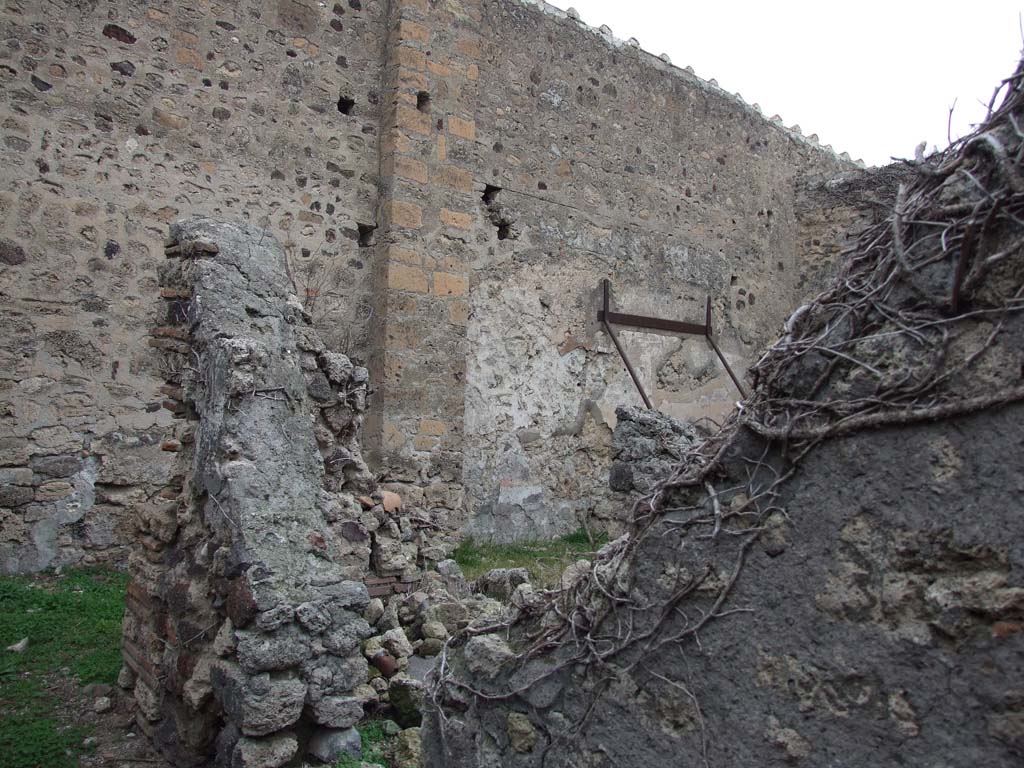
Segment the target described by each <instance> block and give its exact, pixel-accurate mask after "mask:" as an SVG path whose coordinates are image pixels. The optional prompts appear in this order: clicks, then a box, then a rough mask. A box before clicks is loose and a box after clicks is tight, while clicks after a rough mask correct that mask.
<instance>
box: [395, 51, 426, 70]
mask: <svg viewBox="0 0 1024 768" xmlns="http://www.w3.org/2000/svg"><path fill="white" fill-rule="evenodd" d="M397 58H398V66H399V67H408V68H409V69H415V70H418V71H420V72H422V71H423V70H424V69H426V68H427V55H426V54H425V53H423V51H414V50H413V49H412V48H407V47H406V46H404V45H399V46H398V49H397Z"/></svg>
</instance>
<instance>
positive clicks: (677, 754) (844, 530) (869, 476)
mask: <svg viewBox="0 0 1024 768" xmlns="http://www.w3.org/2000/svg"><path fill="white" fill-rule="evenodd" d="M1022 426H1024V408H1021V407H1020V406H1019V405H1017V406H1014V407H1012V408H1007V409H1005V410H1003V411H1000V412H996V413H989V414H984V415H981V416H976V417H972V418H967V419H962V420H958V421H956V422H954V423H946V424H943V425H942V427H936V426H916V427H913V428H910V429H902V430H901V429H890V430H886V431H884V432H880V433H874V434H867V435H859V436H856V437H851V438H848V439H843V440H840V441H835V442H832V443H830V444H829V445H828V446H826V447H825V448H824V449H822V450H821V451H819V452H818V453H817V454H816V455H815V458H814V461H813V464H812V465H809V466H808V467H806V469H804V470H802V471H801V474H800V476H799V479H798V480H797V481H796V482H795V483H794V484H793V489H792V493H791V494H789V495H787V498H786V499H785V500H784V501H783V503H784V504H785V506H786V510H787V522H786V523H785V524H783V525H782V526H777V527H773V531H772V534H771V536H770V537H766V538H764V539H762V541H761V543H759V544H758V545H756V546H754V547H753V548H752V549H751V550H750V552H749V556H748V557H747V561H746V565H745V567H744V570H743V573H742V576H741V578H740V580H739V581H738V583H737V585H736V587H735V592H734V594H733V597H732V598H731V599H730V604H731V605H732V606H735V607H738V608H742V609H743V610H744V611H745V612H744V613H740V614H735V615H733V616H728V617H725V618H722V619H719V620H718V621H715V622H711V623H709V625H708V626H707V627H706V628H704V629H703V630H701V631H700V633H699V640H700V646H699V647H697V646H696V645H695V644H694V643H693V642H692V640H690V641H689V642H688V643H687V645H686V646H685V652H681V651H680V645H679V644H676V643H671V644H669V645H665V646H664V647H661V648H658V649H657V650H653V651H652V650H651V649H650V647H648V652H647V654H646V655H644V654H641V656H640V658H639V659H637V658H636V657H634V656H632V655H629V654H627V655H624V656H616V657H614V661H615V663H616V666H617V667H620V668H623V667H625V668H629V671H628V672H625V673H622V674H618V675H616V673H615V672H614V671H613V669H614V668H612V667H609V668H608V669H606V670H602V674H596V670H594V674H592V675H590V676H587V675H583V674H581V675H573V676H569V675H564V676H563V674H561V673H560V674H558V675H555V676H553V677H552V678H551V679H550V680H548V681H546V682H545V683H542V684H538V685H536V686H534V687H533V688H532V689H531V690H530V691H529V692H528V693H527V694H526V695H525V698H523V699H521V700H519V701H515V703H513V700H511V699H510V700H505V701H504V702H503V703H498V704H497V705H495V706H494V707H493V708H491V707H486V708H485V707H481V708H480V709H479V710H477V709H475V708H474V709H473V710H470V711H469V712H466V713H463V712H462V711H460V709H461V708H460V707H458V705H456V707H455V710H454V711H453V712H450V714H455V717H454V718H453V719H452V720H451V721H449V722H450V725H449V730H448V734H449V741H448V744H449V745H453V746H451V747H450V751H448V752H445V751H444V750H443V749H442V748H441V747H440V745H439V744H438V742H437V739H436V735H435V736H432V737H431V742H430V743H431V746H430V747H429V748H428V754H429V755H430V756H429V757H428V760H427V763H426V764H427V765H429V766H441V765H445V766H476V765H503V766H528V765H541V764H545V763H542V762H541V754H542V753H543V751H544V749H545V748H546V747H549V745H550V752H549V753H548V754H547V763H546V764H549V765H550V764H552V761H554V763H555V764H565V765H573V764H575V765H588V766H641V765H658V764H662V763H663V762H664V761H665V760H666V759H667V758H666V756H669V755H671V756H672V759H673V760H675V761H677V764H680V765H703V764H704V763H703V762H702V758H701V754H702V752H703V751H704V750H705V749H706V753H707V760H708V763H709V764H710V765H712V766H747V765H801V766H833V765H850V766H854V765H857V766H859V765H879V764H880V765H899V764H905V765H930V766H940V767H941V768H957V767H959V766H967V765H982V764H984V765H991V766H1000V767H1004V766H1005V768H1010V766H1015V765H1019V763H1020V759H1021V755H1024V729H1022V725H1024V709H1022V707H1024V699H1022V697H1021V690H1020V685H1019V683H1020V675H1019V672H1018V670H1019V668H1020V664H1021V662H1022V659H1024V634H1022V632H1021V622H1020V619H1021V611H1022V609H1024V583H1022V581H1021V573H1022V571H1024V548H1022V547H1021V543H1020V541H1019V539H1018V538H1017V537H1010V538H1009V539H1008V538H1007V537H1006V536H1005V535H1003V533H1001V532H1005V531H1011V530H1015V529H1017V528H1019V526H1020V509H1019V507H1018V506H1017V505H1015V504H1014V503H1008V500H1007V495H1006V494H1007V490H1008V489H1017V488H1020V487H1021V484H1022V483H1024V475H1022V474H1021V470H1020V467H1019V466H1018V465H1016V464H1014V463H1013V462H1006V461H1004V460H1002V457H1003V456H1005V455H1011V454H1012V455H1016V454H1017V453H1019V452H1020V451H1021V450H1022V449H1024V443H1022V437H1021V435H1022V432H1021V429H1022ZM762 449H763V448H762V446H759V445H751V446H749V448H748V449H747V450H746V452H745V455H747V456H748V457H752V456H756V455H757V454H759V453H760V452H761V450H762ZM739 476H741V475H738V476H733V477H732V478H731V479H735V480H738V479H739ZM838 478H841V481H839V482H837V479H838ZM693 546H694V544H693V543H690V544H686V543H683V544H680V542H679V541H678V540H677V539H675V537H673V536H671V535H669V534H668V533H667V531H666V534H665V537H664V539H663V540H660V542H659V541H654V540H652V541H650V542H649V546H647V547H645V550H644V552H643V553H642V554H640V555H639V557H638V563H641V562H649V563H653V564H654V565H652V566H651V567H649V568H645V567H643V566H640V568H639V569H638V573H636V574H631V580H630V584H631V588H632V590H634V592H633V594H643V595H644V596H645V597H647V598H650V597H651V596H652V595H655V594H658V589H659V587H658V586H657V585H658V584H661V585H662V586H665V587H667V586H669V585H671V584H672V583H673V582H674V579H675V578H676V576H677V575H678V573H680V572H682V571H680V570H679V569H685V568H690V569H693V570H692V571H691V572H692V573H696V570H695V569H696V568H697V567H698V564H697V562H696V561H695V560H692V559H690V557H687V555H686V554H685V553H686V552H687V551H690V552H692V551H693V550H692V547H693ZM721 546H723V547H724V546H730V545H729V544H727V543H726V542H722V544H721ZM680 548H681V550H682V551H683V553H684V554H683V555H682V556H680V555H679V554H678V553H679V551H680ZM673 569H675V570H673ZM728 576H729V573H728V571H725V570H724V569H723V570H719V571H717V572H715V573H713V574H712V576H711V577H710V579H709V581H708V582H707V583H706V584H704V585H702V587H701V588H700V589H699V590H698V592H697V593H696V594H695V595H694V596H693V600H694V601H696V603H697V604H699V605H700V607H701V610H705V611H706V610H708V609H709V606H710V605H711V604H712V603H713V596H714V593H715V591H716V590H717V589H718V588H719V587H720V586H721V584H722V583H723V581H724V580H725V579H727V578H728ZM606 577H607V578H612V577H611V572H609V573H607V574H606ZM676 583H678V582H676ZM733 601H734V602H733ZM682 610H684V611H686V612H687V614H688V615H690V618H691V619H696V618H697V617H698V616H699V615H700V614H698V613H696V609H695V608H690V607H689V606H687V605H684V606H683V607H682ZM642 627H644V628H645V627H646V625H644V624H642V623H641V622H640V621H639V618H638V624H637V632H638V633H640V631H641V628H642ZM470 642H471V643H474V644H478V643H479V640H476V641H472V640H471V641H470ZM684 642H687V641H685V640H684ZM644 646H645V644H644V643H641V644H640V647H641V648H643V647H644ZM467 648H468V647H467ZM484 650H485V649H483V647H482V645H481V646H480V647H476V648H473V649H472V652H474V653H478V654H480V655H479V656H478V657H476V658H471V657H470V653H471V651H470V650H468V649H467V651H466V658H467V660H468V661H469V664H470V669H473V670H474V671H475V673H476V674H475V676H474V677H473V678H472V679H471V680H470V681H469V683H470V685H473V686H480V687H481V688H482V690H484V691H487V692H495V691H500V690H503V686H504V685H505V682H506V678H505V676H504V675H499V676H498V677H497V679H495V680H489V679H487V678H488V675H489V674H492V673H488V672H486V671H485V670H484V667H486V666H488V665H490V664H497V663H500V662H501V661H502V656H501V655H500V654H499V655H492V656H487V654H486V653H485V652H484ZM499 650H500V649H499ZM551 661H553V660H552V659H550V658H542V659H541V660H539V661H538V662H537V663H535V664H533V665H530V666H527V667H526V668H525V669H524V670H522V671H520V672H519V673H518V675H517V676H515V677H513V678H511V679H512V680H515V681H516V684H520V683H524V682H526V680H528V679H532V678H534V677H536V676H538V675H540V674H541V673H542V672H543V671H544V670H546V669H549V668H550V667H551V666H553V665H552V664H550V662H551ZM632 662H635V665H634V666H632V667H631V666H630V665H631V663H632ZM456 669H462V667H458V666H457V667H456ZM462 679H463V680H464V681H465V680H466V679H465V678H462ZM602 679H603V680H604V681H605V683H604V685H606V686H607V687H604V688H602V682H601V681H602ZM667 681H671V682H667ZM563 686H564V687H563ZM470 698H471V697H467V699H466V700H467V701H469V700H470ZM595 699H596V701H597V702H598V703H597V706H596V707H595V709H594V711H593V713H592V714H591V716H590V717H589V718H587V719H586V725H585V726H584V727H582V728H578V727H577V726H576V724H577V723H578V722H580V720H581V719H582V718H583V717H584V712H585V711H586V707H587V706H589V704H590V703H591V701H594V700H595ZM501 701H502V700H499V702H501ZM474 706H475V705H474ZM534 707H536V709H534ZM698 708H699V709H698ZM485 709H486V710H487V711H486V714H485V713H484V711H485ZM531 712H542V713H545V717H544V718H543V719H541V718H539V717H534V718H533V719H532V723H533V724H532V725H531V724H530V723H531V720H530V719H528V715H529V714H530V713H531ZM477 717H480V718H481V721H482V722H481V724H480V726H479V727H476V726H477V722H476V718H477ZM457 720H461V721H463V722H468V723H470V726H469V728H470V729H472V732H473V733H474V734H477V735H476V736H473V737H469V730H466V731H463V730H462V728H461V727H460V725H459V724H458V723H457V722H456V721H457ZM523 723H526V725H525V726H524V725H523ZM434 728H435V734H436V721H435V725H434ZM545 729H547V730H546V731H545ZM523 734H525V738H524V737H523ZM430 749H434V750H436V751H434V752H433V753H430V751H429V750H430Z"/></svg>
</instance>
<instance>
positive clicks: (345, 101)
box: [338, 96, 356, 115]
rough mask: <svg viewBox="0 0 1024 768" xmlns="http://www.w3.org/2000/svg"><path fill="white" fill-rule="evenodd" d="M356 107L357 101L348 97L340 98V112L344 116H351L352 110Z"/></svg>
mask: <svg viewBox="0 0 1024 768" xmlns="http://www.w3.org/2000/svg"><path fill="white" fill-rule="evenodd" d="M355 106H356V100H355V99H350V98H349V97H348V96H339V97H338V111H339V112H341V114H343V115H351V114H352V110H353V109H354V108H355Z"/></svg>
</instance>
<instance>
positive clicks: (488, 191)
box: [481, 184, 501, 204]
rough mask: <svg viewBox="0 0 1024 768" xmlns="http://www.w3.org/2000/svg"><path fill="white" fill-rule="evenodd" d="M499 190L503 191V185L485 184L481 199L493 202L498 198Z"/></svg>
mask: <svg viewBox="0 0 1024 768" xmlns="http://www.w3.org/2000/svg"><path fill="white" fill-rule="evenodd" d="M499 192H501V187H496V186H495V185H493V184H485V185H484V194H483V196H482V198H481V199H482V200H483V201H484V202H485V203H488V204H489V203H493V202H494V201H495V200H496V199H497V197H498V193H499Z"/></svg>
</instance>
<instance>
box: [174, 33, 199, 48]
mask: <svg viewBox="0 0 1024 768" xmlns="http://www.w3.org/2000/svg"><path fill="white" fill-rule="evenodd" d="M171 37H172V38H173V39H175V40H176V41H178V42H179V43H181V44H182V45H187V46H189V47H190V48H195V47H196V46H197V45H199V38H198V37H197V36H196V35H194V34H192V33H191V32H186V31H185V30H184V29H176V30H174V32H172V33H171Z"/></svg>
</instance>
